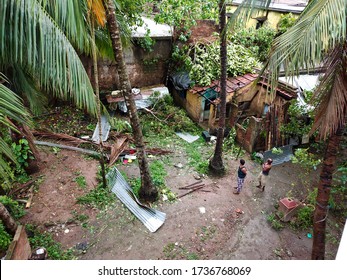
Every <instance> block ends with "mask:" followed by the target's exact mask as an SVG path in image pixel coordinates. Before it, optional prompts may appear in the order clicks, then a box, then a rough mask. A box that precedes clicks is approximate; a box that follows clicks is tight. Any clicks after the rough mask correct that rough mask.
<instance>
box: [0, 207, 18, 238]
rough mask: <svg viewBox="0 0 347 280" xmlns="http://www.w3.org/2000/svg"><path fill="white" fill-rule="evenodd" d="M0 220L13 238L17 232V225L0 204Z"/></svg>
mask: <svg viewBox="0 0 347 280" xmlns="http://www.w3.org/2000/svg"><path fill="white" fill-rule="evenodd" d="M0 220H1V221H2V222H3V224H4V226H5V228H6V229H7V231H8V232H9V233H10V234H11V235H12V236H14V235H15V233H16V230H17V223H16V221H15V220H14V219H13V218H12V216H11V214H10V213H9V212H8V211H7V209H6V207H5V206H4V205H3V204H2V203H0Z"/></svg>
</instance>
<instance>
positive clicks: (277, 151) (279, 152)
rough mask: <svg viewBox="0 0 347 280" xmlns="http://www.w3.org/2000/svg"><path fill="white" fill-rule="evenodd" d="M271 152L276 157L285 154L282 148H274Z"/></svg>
mask: <svg viewBox="0 0 347 280" xmlns="http://www.w3.org/2000/svg"><path fill="white" fill-rule="evenodd" d="M271 152H272V153H273V154H275V155H281V154H283V150H282V149H281V148H276V147H273V148H272V149H271Z"/></svg>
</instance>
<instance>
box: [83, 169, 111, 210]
mask: <svg viewBox="0 0 347 280" xmlns="http://www.w3.org/2000/svg"><path fill="white" fill-rule="evenodd" d="M108 170H109V168H106V170H105V173H106V174H107V172H108ZM96 178H97V180H98V185H97V187H96V188H94V189H92V190H91V191H90V192H89V193H87V194H85V195H83V196H80V197H78V198H77V203H80V204H84V205H88V206H90V207H94V208H97V209H104V208H105V207H107V206H108V205H110V204H113V203H114V194H113V193H112V192H111V191H110V190H109V188H107V187H106V188H104V187H103V184H102V174H101V166H99V167H98V172H97V176H96Z"/></svg>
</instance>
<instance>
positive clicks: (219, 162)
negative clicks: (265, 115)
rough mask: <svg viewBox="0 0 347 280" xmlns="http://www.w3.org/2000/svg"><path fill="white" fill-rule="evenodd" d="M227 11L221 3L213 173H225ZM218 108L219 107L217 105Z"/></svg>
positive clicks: (223, 3) (211, 164)
mask: <svg viewBox="0 0 347 280" xmlns="http://www.w3.org/2000/svg"><path fill="white" fill-rule="evenodd" d="M225 26H226V9H225V1H224V0H220V1H219V32H220V57H221V76H220V100H221V103H220V111H219V122H218V132H217V142H216V147H215V151H214V155H213V158H212V159H211V161H210V164H209V169H210V170H211V171H212V173H215V174H222V173H224V165H223V159H222V155H223V139H224V129H225V110H226V80H227V41H226V30H225ZM217 106H218V105H217Z"/></svg>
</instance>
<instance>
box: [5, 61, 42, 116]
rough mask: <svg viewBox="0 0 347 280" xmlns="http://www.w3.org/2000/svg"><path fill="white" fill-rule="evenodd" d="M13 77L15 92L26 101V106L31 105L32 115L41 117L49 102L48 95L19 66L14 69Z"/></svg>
mask: <svg viewBox="0 0 347 280" xmlns="http://www.w3.org/2000/svg"><path fill="white" fill-rule="evenodd" d="M12 76H13V77H12V81H13V85H14V88H15V91H16V92H17V93H18V94H20V95H21V96H22V98H23V99H24V100H25V101H26V102H25V104H26V105H29V107H30V111H31V113H32V114H33V115H39V114H41V113H42V112H44V111H45V107H46V106H47V103H48V100H47V96H46V94H45V93H43V92H42V91H40V89H39V88H37V87H36V86H37V82H36V81H34V80H33V79H32V78H31V77H30V75H29V74H27V73H25V72H24V70H23V69H22V68H20V67H17V66H15V67H14V68H13V75H12Z"/></svg>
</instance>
